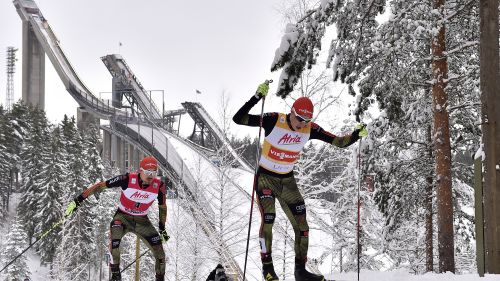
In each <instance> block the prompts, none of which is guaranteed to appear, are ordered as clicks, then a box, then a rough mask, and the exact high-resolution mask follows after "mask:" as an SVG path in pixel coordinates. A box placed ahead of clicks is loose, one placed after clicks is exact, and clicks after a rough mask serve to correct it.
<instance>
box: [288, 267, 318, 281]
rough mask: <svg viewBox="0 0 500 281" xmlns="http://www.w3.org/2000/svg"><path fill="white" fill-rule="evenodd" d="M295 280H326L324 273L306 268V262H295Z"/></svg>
mask: <svg viewBox="0 0 500 281" xmlns="http://www.w3.org/2000/svg"><path fill="white" fill-rule="evenodd" d="M294 274H295V281H325V277H324V276H323V275H316V274H314V273H311V272H309V271H307V270H306V265H305V264H298V263H296V264H295V272H294Z"/></svg>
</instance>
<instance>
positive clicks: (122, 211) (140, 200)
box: [66, 156, 169, 281]
mask: <svg viewBox="0 0 500 281" xmlns="http://www.w3.org/2000/svg"><path fill="white" fill-rule="evenodd" d="M157 171H158V162H157V161H156V159H155V158H154V157H152V156H147V157H145V158H144V159H142V160H141V162H140V171H139V172H138V173H137V172H135V173H126V174H124V175H119V176H116V177H114V178H111V179H109V180H106V181H102V182H98V183H96V184H94V185H93V186H91V187H89V188H88V189H86V190H85V191H83V192H82V193H81V194H80V195H78V197H76V198H75V199H74V200H73V201H71V203H70V204H69V205H68V207H67V208H66V215H67V216H70V215H71V214H72V213H73V212H74V211H75V210H76V209H77V208H78V206H80V204H82V202H83V201H84V200H85V199H87V198H88V197H89V196H90V195H92V194H93V193H95V192H100V191H102V190H104V189H106V188H113V187H121V189H122V192H121V196H120V203H119V205H118V209H117V210H116V213H115V215H114V217H113V219H112V221H111V224H110V241H109V243H110V245H109V249H110V251H111V261H110V263H109V268H110V271H111V280H112V281H120V280H122V279H121V274H120V241H121V239H122V237H123V236H124V235H125V234H127V233H128V232H132V233H135V234H136V235H137V236H139V237H140V238H141V239H142V240H143V241H144V242H145V243H146V245H147V246H148V247H149V249H150V250H151V251H152V252H153V255H154V257H155V259H156V263H155V272H156V281H164V280H165V252H164V250H163V246H162V242H166V241H167V240H168V239H169V236H168V234H167V231H166V230H165V221H166V219H167V205H166V203H165V196H166V189H165V185H164V184H163V182H162V181H160V179H159V178H157V177H156V174H157ZM156 198H158V206H159V210H160V215H159V229H160V232H159V233H158V231H157V230H156V228H155V227H154V226H153V225H152V223H151V221H150V220H149V218H148V216H147V214H148V210H149V208H150V207H151V205H152V204H153V202H154V200H155V199H156Z"/></svg>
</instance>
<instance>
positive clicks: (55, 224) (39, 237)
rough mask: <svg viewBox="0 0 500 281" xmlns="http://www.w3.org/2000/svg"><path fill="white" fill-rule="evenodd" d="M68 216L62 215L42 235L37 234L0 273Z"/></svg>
mask: <svg viewBox="0 0 500 281" xmlns="http://www.w3.org/2000/svg"><path fill="white" fill-rule="evenodd" d="M67 217H68V216H67V215H65V216H64V217H62V218H61V219H60V220H59V221H58V222H56V223H54V224H53V225H52V226H51V227H50V228H49V229H48V230H46V231H45V232H43V233H42V235H40V236H38V238H37V239H36V240H35V242H33V243H31V244H30V245H29V246H28V247H27V248H26V249H24V250H23V251H22V252H21V253H20V254H19V255H17V256H16V257H15V258H14V259H12V260H11V261H10V262H9V263H8V264H7V265H6V266H4V267H3V268H2V269H1V270H0V273H1V272H2V271H4V270H5V269H6V268H7V267H9V265H11V264H12V263H13V262H15V261H16V260H17V259H18V258H19V257H20V256H22V255H23V254H24V253H25V252H26V251H28V250H29V249H30V248H31V247H33V245H35V244H36V243H38V241H40V240H42V239H43V238H45V237H46V236H47V235H49V233H51V232H52V231H53V230H54V229H56V228H57V227H58V226H59V225H61V224H62V223H63V222H64V220H66V218H67Z"/></svg>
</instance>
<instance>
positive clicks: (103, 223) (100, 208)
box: [80, 123, 118, 269]
mask: <svg viewBox="0 0 500 281" xmlns="http://www.w3.org/2000/svg"><path fill="white" fill-rule="evenodd" d="M80 134H81V136H82V142H83V143H82V145H83V151H84V153H83V155H84V157H85V160H84V162H83V165H84V168H83V171H84V178H85V179H86V180H87V181H88V183H89V184H94V183H96V182H99V181H103V180H105V178H104V165H103V161H102V158H101V157H100V155H99V147H101V145H102V143H101V137H100V132H99V128H98V126H97V125H96V124H94V123H90V124H88V126H86V127H84V128H82V129H80ZM108 191H110V192H108ZM117 191H118V190H116V191H112V192H111V190H106V191H105V192H101V193H100V194H95V196H91V198H87V201H88V202H86V204H88V205H89V206H92V207H91V208H90V209H89V215H90V216H91V217H92V218H93V223H92V225H93V227H92V232H93V234H92V235H93V237H94V238H93V241H94V243H95V245H94V248H95V249H96V251H95V252H94V253H93V255H94V258H92V259H91V260H92V262H93V264H92V266H93V268H95V269H98V268H100V267H102V263H103V261H104V255H105V253H106V252H107V249H108V248H109V245H108V243H109V241H108V229H109V223H110V220H111V218H112V216H113V214H114V212H115V211H116V204H117V203H116V202H117V199H116V194H117V193H118V192H117Z"/></svg>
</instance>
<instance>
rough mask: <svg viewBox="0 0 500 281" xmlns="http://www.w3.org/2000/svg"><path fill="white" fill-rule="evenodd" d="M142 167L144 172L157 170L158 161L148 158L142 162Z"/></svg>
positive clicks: (151, 157)
mask: <svg viewBox="0 0 500 281" xmlns="http://www.w3.org/2000/svg"><path fill="white" fill-rule="evenodd" d="M140 167H141V168H142V169H144V170H157V169H158V161H156V159H155V158H154V157H153V156H146V157H144V159H142V160H141V164H140Z"/></svg>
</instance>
